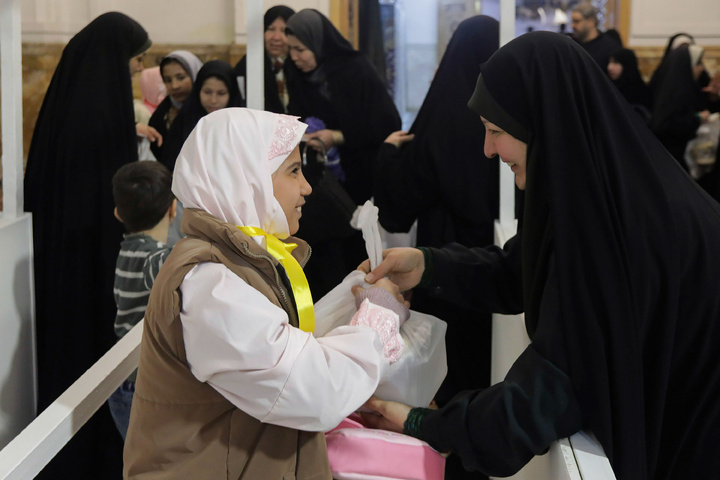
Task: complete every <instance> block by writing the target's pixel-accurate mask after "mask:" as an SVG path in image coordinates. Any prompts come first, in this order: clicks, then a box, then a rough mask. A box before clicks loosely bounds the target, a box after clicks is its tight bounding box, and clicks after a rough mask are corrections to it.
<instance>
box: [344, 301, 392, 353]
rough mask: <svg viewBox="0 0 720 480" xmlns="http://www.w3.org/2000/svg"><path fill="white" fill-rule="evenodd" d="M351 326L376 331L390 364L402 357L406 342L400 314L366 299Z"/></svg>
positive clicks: (351, 321)
mask: <svg viewBox="0 0 720 480" xmlns="http://www.w3.org/2000/svg"><path fill="white" fill-rule="evenodd" d="M350 325H360V326H363V327H370V328H372V329H373V330H375V331H376V332H377V334H378V336H379V337H380V341H381V342H382V344H383V355H384V356H385V359H386V360H387V361H388V362H390V363H394V362H396V361H398V360H399V359H400V357H401V356H402V352H403V349H404V348H405V342H404V341H403V339H402V336H400V319H399V317H398V314H397V313H395V312H393V311H392V310H390V309H387V308H385V307H381V306H379V305H375V304H374V303H371V302H370V300H368V299H365V300H363V302H362V303H361V304H360V308H359V309H358V311H357V312H356V313H355V315H354V316H353V318H352V320H350Z"/></svg>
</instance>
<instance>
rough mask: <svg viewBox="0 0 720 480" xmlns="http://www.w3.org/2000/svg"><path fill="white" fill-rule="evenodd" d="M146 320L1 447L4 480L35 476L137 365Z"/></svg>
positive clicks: (0, 473)
mask: <svg viewBox="0 0 720 480" xmlns="http://www.w3.org/2000/svg"><path fill="white" fill-rule="evenodd" d="M142 330H143V322H140V323H138V324H137V325H136V326H135V327H134V328H133V329H132V330H130V332H128V333H127V334H126V335H125V336H124V337H123V338H122V339H120V341H119V342H118V343H116V344H115V345H114V346H113V347H112V348H111V349H110V350H108V352H107V353H106V354H105V355H103V356H102V357H101V358H100V360H98V361H97V362H96V363H95V365H93V366H92V367H90V369H89V370H88V371H87V372H85V373H84V374H83V375H82V376H81V377H80V378H78V379H77V380H76V381H75V383H73V384H72V385H71V386H70V387H69V388H68V389H67V390H65V392H64V393H63V394H62V395H60V396H59V397H58V399H57V400H55V401H54V402H53V403H52V404H51V405H50V406H49V407H48V408H46V409H45V410H44V411H43V412H42V413H41V414H40V415H38V417H37V418H36V419H35V420H34V421H33V422H32V423H30V425H28V426H27V427H26V428H25V429H24V430H23V431H22V432H20V434H19V435H18V436H17V437H15V438H14V439H13V440H12V441H11V442H10V443H9V444H7V445H6V446H5V448H3V449H2V450H0V480H28V479H30V478H34V477H35V476H36V475H37V474H38V473H40V471H41V470H42V469H43V468H44V467H45V465H47V464H48V462H50V460H52V458H53V457H54V456H55V455H56V454H57V453H58V452H59V451H60V449H62V447H63V446H65V444H66V443H67V442H69V441H70V439H71V438H72V437H73V435H75V434H76V433H77V431H78V430H80V428H81V427H82V426H83V425H84V424H85V422H87V421H88V420H89V419H90V417H92V415H93V414H94V413H95V412H96V411H97V410H98V408H100V406H102V404H103V403H105V401H106V400H107V399H108V397H109V396H110V395H111V394H112V392H113V391H115V389H116V388H117V387H118V386H119V385H120V384H121V383H122V382H123V381H124V380H125V379H126V378H127V377H128V375H130V374H131V373H132V372H133V370H135V368H137V364H138V360H139V358H140V339H141V338H142Z"/></svg>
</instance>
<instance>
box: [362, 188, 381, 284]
mask: <svg viewBox="0 0 720 480" xmlns="http://www.w3.org/2000/svg"><path fill="white" fill-rule="evenodd" d="M379 212H380V210H379V209H378V208H377V207H376V206H375V205H373V203H372V201H370V200H368V201H366V202H365V204H364V205H363V206H362V208H361V209H360V215H359V216H358V226H359V227H360V229H361V230H362V235H363V239H365V250H367V254H368V258H369V259H370V269H372V270H374V269H375V268H377V266H378V265H380V263H382V239H381V238H380V229H379V228H378V213H379Z"/></svg>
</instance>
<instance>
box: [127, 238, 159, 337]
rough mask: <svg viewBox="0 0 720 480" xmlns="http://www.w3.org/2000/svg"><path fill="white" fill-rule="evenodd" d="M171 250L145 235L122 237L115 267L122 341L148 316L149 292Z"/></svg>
mask: <svg viewBox="0 0 720 480" xmlns="http://www.w3.org/2000/svg"><path fill="white" fill-rule="evenodd" d="M169 253H170V247H168V246H167V245H165V244H164V243H162V242H158V241H157V240H155V239H154V238H152V237H151V236H149V235H146V234H144V233H132V234H129V235H124V236H123V241H122V243H121V244H120V254H119V255H118V259H117V264H116V265H115V286H114V288H113V292H114V294H115V304H116V305H117V316H116V317H115V333H116V334H117V336H118V337H119V338H122V337H123V336H124V335H125V334H126V333H127V332H129V331H130V330H131V329H132V328H133V327H134V326H135V325H137V323H138V322H139V321H140V320H142V319H143V317H144V316H145V308H146V307H147V303H148V299H149V298H150V289H151V288H152V286H153V283H155V277H156V276H157V274H158V271H160V267H162V264H163V262H164V261H165V259H166V258H167V256H168V254H169Z"/></svg>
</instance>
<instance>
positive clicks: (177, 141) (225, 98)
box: [159, 60, 241, 172]
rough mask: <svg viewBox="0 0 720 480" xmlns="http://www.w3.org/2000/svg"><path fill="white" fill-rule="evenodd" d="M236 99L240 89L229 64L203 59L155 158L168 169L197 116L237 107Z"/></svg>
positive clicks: (238, 103)
mask: <svg viewBox="0 0 720 480" xmlns="http://www.w3.org/2000/svg"><path fill="white" fill-rule="evenodd" d="M240 102H241V97H240V89H239V87H238V84H237V80H236V79H235V72H234V71H233V69H232V67H231V66H230V64H229V63H227V62H225V61H223V60H210V61H209V62H206V63H205V65H203V66H202V68H201V69H200V71H199V72H198V74H197V77H196V78H195V82H194V83H193V87H192V91H191V92H190V94H189V95H188V96H187V98H186V100H185V102H184V103H183V108H182V109H181V110H180V113H178V116H177V118H176V119H175V121H174V122H173V124H172V126H171V128H170V130H169V131H168V136H167V141H166V142H165V147H164V148H163V152H162V156H161V157H160V158H159V160H161V161H162V162H163V163H164V164H165V166H166V167H168V168H169V169H170V171H171V172H172V171H173V169H174V168H175V160H176V159H177V156H178V154H179V153H180V149H181V148H182V146H183V143H185V139H187V137H188V135H190V132H191V131H192V130H193V128H195V125H197V122H198V120H200V119H201V118H202V117H204V116H205V115H207V114H208V113H210V112H214V111H215V110H219V109H221V108H226V107H239V106H240Z"/></svg>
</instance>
